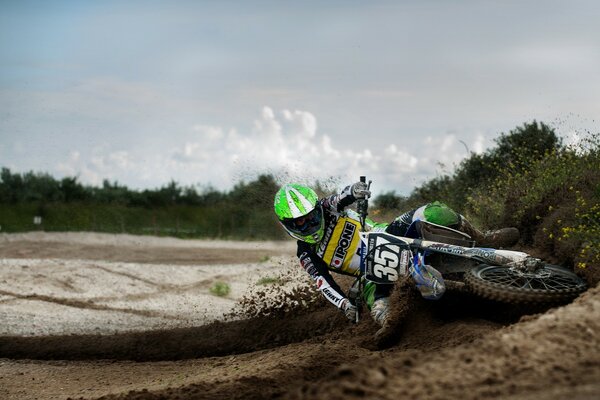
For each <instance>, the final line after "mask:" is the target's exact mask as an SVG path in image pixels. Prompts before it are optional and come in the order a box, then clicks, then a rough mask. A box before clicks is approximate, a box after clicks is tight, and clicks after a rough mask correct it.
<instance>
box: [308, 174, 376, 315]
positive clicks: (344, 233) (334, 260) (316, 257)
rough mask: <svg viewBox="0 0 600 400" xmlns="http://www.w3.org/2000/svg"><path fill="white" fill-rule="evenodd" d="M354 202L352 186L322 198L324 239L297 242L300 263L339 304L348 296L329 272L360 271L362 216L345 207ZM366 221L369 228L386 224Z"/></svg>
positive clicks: (329, 298) (351, 273)
mask: <svg viewBox="0 0 600 400" xmlns="http://www.w3.org/2000/svg"><path fill="white" fill-rule="evenodd" d="M355 201H356V198H355V197H354V196H352V194H351V190H350V187H349V186H348V187H346V188H345V189H344V190H343V191H342V192H341V193H340V194H338V195H333V196H330V197H327V198H324V199H321V200H319V204H320V205H321V206H322V207H323V218H324V220H325V233H324V235H323V239H322V240H321V241H320V242H319V243H316V244H308V243H306V242H303V241H298V258H299V259H300V264H301V265H302V267H304V269H305V270H306V272H308V273H309V274H310V276H311V277H312V278H313V279H314V280H315V282H316V284H317V288H318V290H319V291H321V293H322V294H323V295H324V296H325V298H326V299H327V300H329V301H330V302H331V303H333V304H334V305H335V306H337V307H340V306H341V303H342V300H344V299H345V298H346V296H345V295H344V292H343V291H342V290H341V289H340V287H339V286H338V284H337V283H336V282H335V281H334V280H333V277H332V276H331V274H330V271H333V272H336V273H340V274H344V275H351V276H358V275H359V274H360V251H361V245H360V237H359V232H360V231H361V230H362V229H361V228H362V227H361V223H360V218H359V215H358V213H356V212H355V211H353V210H344V209H345V207H347V206H349V205H350V204H352V203H353V202H355ZM366 222H367V223H366V225H367V226H366V227H365V228H366V230H383V229H385V227H386V226H387V225H384V224H375V223H373V222H372V221H366Z"/></svg>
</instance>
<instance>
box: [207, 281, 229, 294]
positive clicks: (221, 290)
mask: <svg viewBox="0 0 600 400" xmlns="http://www.w3.org/2000/svg"><path fill="white" fill-rule="evenodd" d="M210 292H211V293H212V294H214V295H215V296H219V297H226V296H228V295H229V293H230V292H231V288H230V287H229V285H228V284H227V283H225V282H215V283H214V284H213V285H212V286H211V287H210Z"/></svg>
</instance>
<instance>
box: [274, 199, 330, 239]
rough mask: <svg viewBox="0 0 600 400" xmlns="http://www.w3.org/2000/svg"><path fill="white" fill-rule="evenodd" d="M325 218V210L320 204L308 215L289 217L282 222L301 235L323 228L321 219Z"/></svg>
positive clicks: (287, 227) (291, 230)
mask: <svg viewBox="0 0 600 400" xmlns="http://www.w3.org/2000/svg"><path fill="white" fill-rule="evenodd" d="M322 218H323V210H322V209H321V206H320V205H318V206H317V207H315V209H314V210H312V211H311V212H309V213H308V214H306V215H303V216H302V217H298V218H287V219H284V220H283V221H281V223H282V224H283V225H284V226H285V227H286V229H287V230H289V231H290V232H292V233H296V234H298V235H301V236H306V235H312V234H313V233H315V232H317V231H318V230H319V229H320V228H321V219H322Z"/></svg>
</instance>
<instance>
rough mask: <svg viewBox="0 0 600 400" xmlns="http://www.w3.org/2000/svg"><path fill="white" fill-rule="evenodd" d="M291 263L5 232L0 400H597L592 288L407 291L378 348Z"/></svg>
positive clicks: (226, 251)
mask: <svg viewBox="0 0 600 400" xmlns="http://www.w3.org/2000/svg"><path fill="white" fill-rule="evenodd" d="M294 252H295V250H294V243H293V242H292V241H286V242H262V243H258V242H226V241H199V240H179V239H173V238H154V237H139V236H130V235H106V234H94V233H68V234H67V233H57V234H49V233H43V232H36V233H27V234H18V235H6V234H4V235H2V236H0V322H1V324H0V331H1V332H0V399H68V398H72V399H79V398H82V399H97V398H103V399H260V398H293V399H307V398H311V399H322V398H327V399H329V398H334V399H336V398H339V399H342V398H343V399H352V398H374V399H375V398H377V399H379V398H382V399H403V398H411V399H452V398H461V399H481V398H510V399H565V398H569V399H596V398H600V288H598V287H596V288H592V289H590V290H589V291H588V292H586V293H584V294H583V295H581V296H580V297H579V298H578V299H576V300H575V301H574V302H573V303H572V304H568V305H565V306H561V307H557V308H552V309H537V310H531V309H529V310H527V309H522V308H521V309H517V308H515V307H510V306H504V305H500V304H495V303H491V302H484V301H481V300H478V299H474V298H472V297H469V296H468V295H465V294H461V293H447V294H446V295H445V296H444V298H443V299H442V300H440V301H438V302H427V301H425V300H421V299H419V298H418V297H416V296H414V295H411V292H410V290H409V289H407V292H408V293H405V299H409V300H410V302H409V303H410V307H409V308H407V310H406V312H407V315H406V319H405V320H404V322H403V324H402V326H400V327H399V328H398V330H397V332H396V335H395V337H394V340H393V341H392V342H390V343H386V347H385V348H382V347H380V346H379V347H378V346H377V345H376V344H375V342H374V340H373V334H374V332H375V331H376V329H377V327H376V326H375V325H374V324H373V323H372V322H371V321H370V320H368V319H364V320H363V321H362V322H361V323H360V324H358V325H352V324H350V323H348V322H346V321H345V319H344V318H343V317H342V316H341V315H340V314H339V313H338V312H337V311H336V310H334V309H332V307H331V306H329V305H327V304H325V302H324V301H322V300H321V299H320V297H318V296H315V293H314V291H313V290H312V289H311V286H310V281H309V280H308V278H307V277H306V276H305V275H306V274H305V273H304V272H303V271H302V270H301V268H299V267H298V265H297V262H296V261H295V260H294ZM216 282H225V283H227V284H228V285H229V287H230V288H231V292H230V294H229V295H228V296H226V297H219V296H215V295H214V294H212V293H211V291H210V289H211V287H213V286H214V284H215V283H216ZM344 283H347V281H345V282H344ZM397 295H398V294H397ZM407 301H408V300H407ZM409 303H407V304H409ZM265 314H268V315H265Z"/></svg>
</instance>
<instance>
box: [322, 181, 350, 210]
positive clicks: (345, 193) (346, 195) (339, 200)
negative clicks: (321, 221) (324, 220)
mask: <svg viewBox="0 0 600 400" xmlns="http://www.w3.org/2000/svg"><path fill="white" fill-rule="evenodd" d="M355 201H356V198H355V197H354V196H353V195H352V186H350V185H349V186H346V187H345V188H344V190H342V191H341V192H340V193H338V194H334V195H332V196H329V197H325V198H324V199H323V200H321V204H322V205H323V208H328V209H329V210H331V211H333V212H341V211H342V210H343V209H344V208H346V207H348V206H349V205H350V204H352V203H354V202H355Z"/></svg>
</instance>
